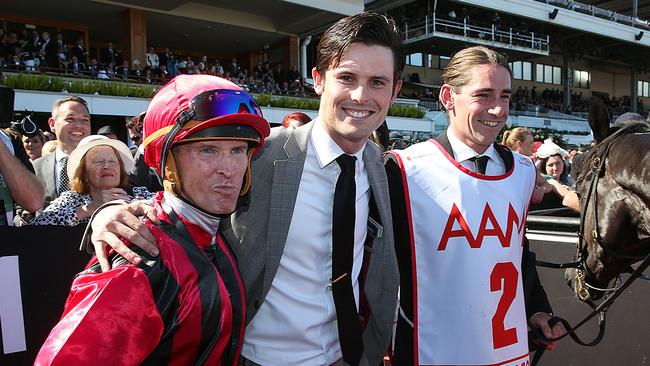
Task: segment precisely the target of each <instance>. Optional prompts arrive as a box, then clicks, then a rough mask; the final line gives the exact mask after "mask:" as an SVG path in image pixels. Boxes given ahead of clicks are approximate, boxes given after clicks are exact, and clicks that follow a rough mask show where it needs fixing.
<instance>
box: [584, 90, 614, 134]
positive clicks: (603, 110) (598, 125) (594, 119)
mask: <svg viewBox="0 0 650 366" xmlns="http://www.w3.org/2000/svg"><path fill="white" fill-rule="evenodd" d="M588 119H589V127H591V131H592V132H593V133H594V141H596V143H599V142H601V141H603V140H604V139H605V138H606V137H607V136H609V113H608V112H607V107H606V106H605V104H604V103H603V102H602V101H601V100H600V99H598V98H596V97H591V101H590V103H589V118H588Z"/></svg>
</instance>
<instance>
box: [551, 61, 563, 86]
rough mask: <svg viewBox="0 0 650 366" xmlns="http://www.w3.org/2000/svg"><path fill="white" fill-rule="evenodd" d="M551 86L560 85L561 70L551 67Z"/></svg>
mask: <svg viewBox="0 0 650 366" xmlns="http://www.w3.org/2000/svg"><path fill="white" fill-rule="evenodd" d="M553 84H558V85H562V69H561V68H559V67H557V66H553Z"/></svg>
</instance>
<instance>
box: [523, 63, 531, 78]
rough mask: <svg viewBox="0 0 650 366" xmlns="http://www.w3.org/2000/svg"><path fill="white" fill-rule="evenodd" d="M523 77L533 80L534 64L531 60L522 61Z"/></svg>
mask: <svg viewBox="0 0 650 366" xmlns="http://www.w3.org/2000/svg"><path fill="white" fill-rule="evenodd" d="M522 68H523V70H522V79H524V80H533V65H532V64H531V63H530V62H522Z"/></svg>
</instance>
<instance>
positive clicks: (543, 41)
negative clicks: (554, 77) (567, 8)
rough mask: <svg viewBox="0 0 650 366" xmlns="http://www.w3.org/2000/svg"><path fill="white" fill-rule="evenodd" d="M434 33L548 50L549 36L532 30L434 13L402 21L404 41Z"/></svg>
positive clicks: (429, 35) (430, 35) (426, 36)
mask: <svg viewBox="0 0 650 366" xmlns="http://www.w3.org/2000/svg"><path fill="white" fill-rule="evenodd" d="M436 33H447V34H453V35H460V36H462V37H466V38H468V41H470V39H475V40H482V41H491V42H495V43H501V44H503V45H506V46H517V47H524V48H529V49H531V50H535V51H541V52H549V45H550V39H549V36H548V35H546V36H539V35H536V34H535V33H534V32H524V31H518V30H517V29H514V30H513V29H512V28H507V29H502V28H499V27H497V26H496V25H494V24H492V26H491V27H484V26H479V25H474V24H470V23H468V22H467V21H466V20H465V19H463V21H462V22H458V21H453V20H447V19H442V18H437V17H436V13H433V14H432V16H429V15H426V16H425V17H424V21H421V22H417V23H412V24H409V23H406V22H405V23H404V37H405V41H406V42H408V41H413V40H416V39H422V38H428V37H432V36H434V34H436Z"/></svg>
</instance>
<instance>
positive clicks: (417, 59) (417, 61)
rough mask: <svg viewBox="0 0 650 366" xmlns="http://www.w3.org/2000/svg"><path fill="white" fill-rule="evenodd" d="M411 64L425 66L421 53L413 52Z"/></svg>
mask: <svg viewBox="0 0 650 366" xmlns="http://www.w3.org/2000/svg"><path fill="white" fill-rule="evenodd" d="M411 66H420V67H421V66H424V62H423V60H422V54H421V53H412V54H411Z"/></svg>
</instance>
